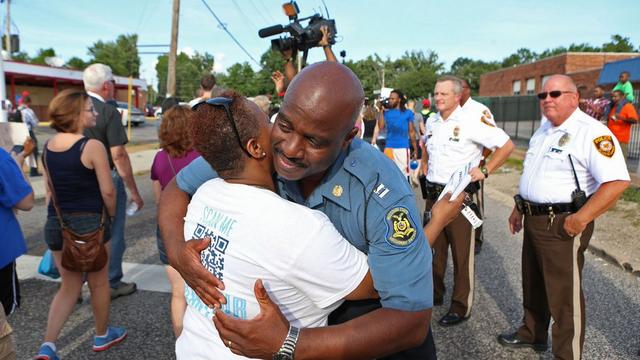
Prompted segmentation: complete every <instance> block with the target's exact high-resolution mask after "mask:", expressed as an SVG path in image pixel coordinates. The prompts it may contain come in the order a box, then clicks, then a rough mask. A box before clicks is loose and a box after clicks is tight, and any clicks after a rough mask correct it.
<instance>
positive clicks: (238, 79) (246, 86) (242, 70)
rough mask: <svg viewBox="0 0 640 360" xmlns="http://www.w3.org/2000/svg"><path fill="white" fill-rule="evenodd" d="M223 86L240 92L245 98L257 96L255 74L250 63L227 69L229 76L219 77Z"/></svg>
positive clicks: (234, 65) (237, 64)
mask: <svg viewBox="0 0 640 360" xmlns="http://www.w3.org/2000/svg"><path fill="white" fill-rule="evenodd" d="M218 80H219V83H220V85H221V86H224V87H225V88H228V89H233V90H236V91H238V92H239V93H241V94H242V95H244V96H254V95H257V90H258V89H257V87H256V77H255V72H254V71H253V69H252V68H251V65H249V63H248V62H246V61H245V62H243V63H241V64H240V63H235V64H233V65H231V66H230V67H229V68H228V69H227V74H226V75H223V76H219V77H218Z"/></svg>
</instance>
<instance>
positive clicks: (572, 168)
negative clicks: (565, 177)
mask: <svg viewBox="0 0 640 360" xmlns="http://www.w3.org/2000/svg"><path fill="white" fill-rule="evenodd" d="M569 162H570V163H571V170H572V171H573V179H574V180H575V181H576V186H577V187H578V191H580V183H579V182H578V175H577V174H576V168H575V167H573V160H571V154H569Z"/></svg>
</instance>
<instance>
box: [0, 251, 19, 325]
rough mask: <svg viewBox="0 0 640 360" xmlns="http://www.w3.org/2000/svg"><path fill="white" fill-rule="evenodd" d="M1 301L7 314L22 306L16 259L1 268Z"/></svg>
mask: <svg viewBox="0 0 640 360" xmlns="http://www.w3.org/2000/svg"><path fill="white" fill-rule="evenodd" d="M0 301H1V302H2V307H3V308H4V313H5V314H7V315H9V314H11V313H12V312H14V311H15V310H16V309H17V308H18V306H20V284H19V283H18V274H17V273H16V262H15V261H12V262H10V263H9V264H7V265H6V266H5V267H3V268H1V269H0Z"/></svg>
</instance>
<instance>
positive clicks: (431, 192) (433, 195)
mask: <svg viewBox="0 0 640 360" xmlns="http://www.w3.org/2000/svg"><path fill="white" fill-rule="evenodd" d="M426 185H427V186H426V190H427V191H426V192H427V197H428V198H429V199H431V200H433V201H435V200H436V199H438V197H439V196H440V193H441V192H442V191H443V190H444V187H445V185H442V184H438V183H432V182H429V181H426ZM479 189H480V184H479V183H478V182H477V181H476V182H472V183H469V185H467V187H466V188H464V191H465V192H466V193H468V194H469V195H473V194H475V192H476V191H478V190H479Z"/></svg>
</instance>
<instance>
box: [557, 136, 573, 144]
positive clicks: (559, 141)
mask: <svg viewBox="0 0 640 360" xmlns="http://www.w3.org/2000/svg"><path fill="white" fill-rule="evenodd" d="M569 140H571V136H569V134H567V133H565V134H564V135H562V137H561V138H560V140H558V146H560V147H563V146H565V145H567V143H568V142H569Z"/></svg>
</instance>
